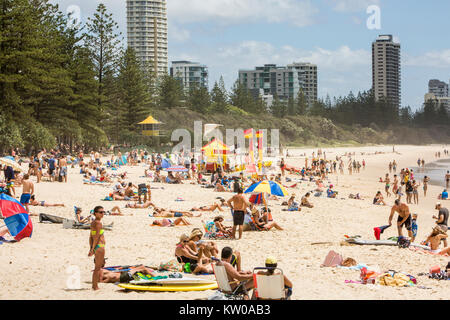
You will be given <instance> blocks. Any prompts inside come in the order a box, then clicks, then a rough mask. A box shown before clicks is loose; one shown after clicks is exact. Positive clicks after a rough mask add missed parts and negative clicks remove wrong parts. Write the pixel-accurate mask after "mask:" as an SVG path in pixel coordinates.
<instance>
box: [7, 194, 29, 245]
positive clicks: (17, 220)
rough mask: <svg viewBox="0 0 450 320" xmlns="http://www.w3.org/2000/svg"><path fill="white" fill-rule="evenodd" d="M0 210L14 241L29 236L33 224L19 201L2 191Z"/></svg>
mask: <svg viewBox="0 0 450 320" xmlns="http://www.w3.org/2000/svg"><path fill="white" fill-rule="evenodd" d="M0 210H1V214H2V216H3V217H4V218H5V220H4V222H5V224H6V227H7V228H8V231H9V233H10V234H11V236H12V237H14V239H15V240H16V241H20V240H22V239H23V238H31V234H32V233H33V224H32V223H31V219H30V216H29V215H28V213H27V211H26V210H25V208H24V207H23V206H22V204H20V202H19V201H17V200H16V199H14V198H12V197H10V196H8V195H6V194H4V193H2V194H0Z"/></svg>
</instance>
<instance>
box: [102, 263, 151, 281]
mask: <svg viewBox="0 0 450 320" xmlns="http://www.w3.org/2000/svg"><path fill="white" fill-rule="evenodd" d="M102 268H104V265H103V267H102ZM129 269H130V271H122V272H113V271H108V270H105V269H101V270H100V283H117V282H119V283H129V282H130V281H133V280H135V274H136V273H138V272H139V273H142V274H143V275H148V276H151V277H156V276H157V273H156V272H155V270H153V269H150V268H147V267H145V266H138V267H130V268H129Z"/></svg>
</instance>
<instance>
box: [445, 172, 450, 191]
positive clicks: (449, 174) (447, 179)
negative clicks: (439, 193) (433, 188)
mask: <svg viewBox="0 0 450 320" xmlns="http://www.w3.org/2000/svg"><path fill="white" fill-rule="evenodd" d="M445 185H446V189H449V187H450V171H447V174H446V175H445Z"/></svg>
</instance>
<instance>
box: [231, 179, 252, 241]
mask: <svg viewBox="0 0 450 320" xmlns="http://www.w3.org/2000/svg"><path fill="white" fill-rule="evenodd" d="M237 191H238V194H237V195H235V196H233V197H232V198H231V199H229V200H228V201H227V204H228V206H229V207H230V208H231V210H232V211H231V212H233V230H232V237H233V238H234V239H236V229H237V227H239V240H240V239H241V238H242V232H243V230H244V216H245V212H246V211H247V208H248V207H250V202H248V200H247V199H246V198H245V197H244V195H243V190H242V188H241V187H239V188H238V189H237Z"/></svg>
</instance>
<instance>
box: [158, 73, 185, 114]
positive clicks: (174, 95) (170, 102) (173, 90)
mask: <svg viewBox="0 0 450 320" xmlns="http://www.w3.org/2000/svg"><path fill="white" fill-rule="evenodd" d="M158 94H159V106H160V107H161V108H166V109H171V108H176V107H181V106H183V101H184V91H183V85H182V83H181V81H179V80H176V79H175V78H173V77H171V76H169V75H164V76H163V77H162V79H161V82H160V84H159V88H158Z"/></svg>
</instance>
